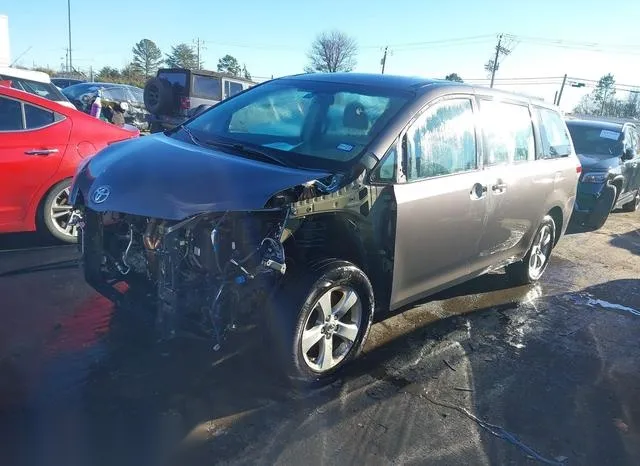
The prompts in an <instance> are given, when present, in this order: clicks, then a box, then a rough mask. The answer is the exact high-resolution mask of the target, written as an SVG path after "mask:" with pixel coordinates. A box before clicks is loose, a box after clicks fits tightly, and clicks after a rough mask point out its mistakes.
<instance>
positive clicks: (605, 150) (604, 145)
mask: <svg viewBox="0 0 640 466" xmlns="http://www.w3.org/2000/svg"><path fill="white" fill-rule="evenodd" d="M567 127H568V128H569V133H571V139H573V146H574V148H575V150H576V153H578V154H589V155H597V156H601V157H602V158H610V157H612V156H615V155H620V154H622V139H623V135H622V132H620V131H617V130H612V129H605V128H598V127H596V126H586V125H579V124H572V123H570V122H568V123H567Z"/></svg>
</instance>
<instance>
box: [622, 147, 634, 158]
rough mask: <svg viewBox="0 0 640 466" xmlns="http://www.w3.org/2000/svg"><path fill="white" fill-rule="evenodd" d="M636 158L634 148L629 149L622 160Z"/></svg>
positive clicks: (625, 151) (623, 154)
mask: <svg viewBox="0 0 640 466" xmlns="http://www.w3.org/2000/svg"><path fill="white" fill-rule="evenodd" d="M634 156H635V153H634V151H633V148H632V147H627V148H626V149H625V150H624V152H623V153H622V160H631V159H632V158H633V157H634Z"/></svg>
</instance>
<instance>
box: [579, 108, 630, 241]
mask: <svg viewBox="0 0 640 466" xmlns="http://www.w3.org/2000/svg"><path fill="white" fill-rule="evenodd" d="M567 127H568V128H569V132H570V133H571V138H572V140H573V145H574V147H575V149H576V153H577V154H578V157H579V158H580V162H581V164H582V176H581V177H580V181H579V184H578V193H577V197H576V203H575V208H574V215H573V219H574V220H575V221H576V222H577V223H578V224H581V225H586V226H588V227H591V228H596V229H597V228H600V227H602V225H604V223H605V222H606V221H607V218H608V217H609V213H610V212H611V211H612V210H614V209H618V208H621V209H622V210H624V211H627V212H633V211H635V210H636V209H637V208H638V206H639V205H640V131H639V129H638V126H637V125H636V124H634V123H631V122H623V121H611V120H606V119H602V120H592V119H588V120H586V119H568V120H567Z"/></svg>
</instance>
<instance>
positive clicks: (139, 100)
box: [62, 82, 149, 131]
mask: <svg viewBox="0 0 640 466" xmlns="http://www.w3.org/2000/svg"><path fill="white" fill-rule="evenodd" d="M98 90H100V91H101V100H102V118H103V119H104V120H105V121H109V122H111V116H112V112H113V108H114V107H116V106H117V107H122V104H126V105H125V106H124V108H126V110H125V112H124V120H125V122H126V123H127V124H130V125H132V126H135V127H136V128H138V129H139V130H142V131H144V130H146V129H147V128H148V126H149V124H148V123H147V111H146V109H145V107H144V100H143V97H142V95H143V93H142V89H140V88H139V87H135V86H129V85H127V84H114V83H97V82H87V83H81V84H74V85H73V86H69V87H65V88H64V89H63V90H62V92H63V93H64V94H65V95H66V96H67V97H68V98H69V100H70V101H71V102H72V103H73V104H74V105H75V106H76V108H77V109H78V110H80V111H81V112H85V113H89V112H90V110H91V104H92V103H93V101H94V100H95V98H96V96H97V95H98Z"/></svg>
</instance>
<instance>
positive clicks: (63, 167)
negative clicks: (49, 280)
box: [0, 81, 140, 242]
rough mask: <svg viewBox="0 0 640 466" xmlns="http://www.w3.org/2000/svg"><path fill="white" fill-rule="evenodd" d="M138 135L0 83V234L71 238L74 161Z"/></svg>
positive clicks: (75, 236) (77, 162)
mask: <svg viewBox="0 0 640 466" xmlns="http://www.w3.org/2000/svg"><path fill="white" fill-rule="evenodd" d="M139 135H140V132H139V131H138V130H136V129H131V130H129V129H125V128H121V127H118V126H115V125H112V124H110V123H106V122H104V121H101V120H98V119H97V118H93V117H91V116H89V115H87V114H85V113H82V112H79V111H78V110H75V109H71V108H68V107H65V106H63V105H60V104H58V103H56V102H52V101H51V100H47V99H44V98H42V97H39V96H36V95H33V94H29V93H26V92H24V91H20V90H17V89H12V88H11V87H8V83H7V82H6V81H0V233H8V232H17V231H35V230H38V231H44V232H48V233H50V234H51V235H53V236H54V237H56V238H58V239H60V240H62V241H66V242H75V241H76V239H77V232H76V229H75V226H72V225H69V224H68V223H69V219H70V217H71V209H72V207H71V205H70V204H69V203H68V199H69V187H70V184H71V179H72V177H73V175H74V174H75V172H76V168H77V167H78V164H79V163H80V162H81V161H82V160H83V159H85V158H86V157H89V156H91V155H93V154H95V153H96V152H98V151H99V150H101V149H102V148H104V147H105V146H107V145H108V144H110V143H112V142H116V141H122V140H124V139H130V138H134V137H138V136H139Z"/></svg>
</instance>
